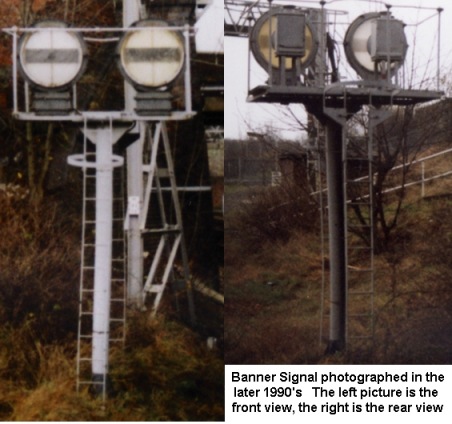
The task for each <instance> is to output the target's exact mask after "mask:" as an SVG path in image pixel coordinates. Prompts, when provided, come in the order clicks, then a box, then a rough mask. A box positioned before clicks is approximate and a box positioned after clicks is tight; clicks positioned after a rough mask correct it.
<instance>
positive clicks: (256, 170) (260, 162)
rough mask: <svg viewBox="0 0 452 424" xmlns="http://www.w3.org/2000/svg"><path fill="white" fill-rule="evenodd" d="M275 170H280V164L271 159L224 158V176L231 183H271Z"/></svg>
mask: <svg viewBox="0 0 452 424" xmlns="http://www.w3.org/2000/svg"><path fill="white" fill-rule="evenodd" d="M274 171H279V166H278V164H277V162H276V161H275V160H271V159H248V158H241V157H238V158H233V159H225V160H224V178H225V182H226V183H229V184H250V185H251V184H255V185H270V184H271V182H272V172H274Z"/></svg>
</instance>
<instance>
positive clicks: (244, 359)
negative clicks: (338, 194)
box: [225, 145, 452, 364]
mask: <svg viewBox="0 0 452 424" xmlns="http://www.w3.org/2000/svg"><path fill="white" fill-rule="evenodd" d="M442 147H443V148H444V145H443V146H442ZM446 147H447V146H446ZM447 161H448V159H447V156H446V157H445V158H443V159H437V160H436V161H435V167H436V169H437V170H438V171H440V170H441V171H443V170H444V169H445V168H447ZM447 169H450V166H449V168H447ZM283 187H284V185H283ZM262 190H263V191H262ZM274 191H275V189H271V190H264V189H256V187H237V186H226V205H228V204H231V203H232V205H233V206H232V207H231V208H227V209H226V212H227V215H226V220H225V222H226V224H225V225H226V228H225V230H226V235H225V237H226V243H225V262H226V269H225V272H226V275H225V281H226V296H227V299H228V302H227V304H226V316H225V361H226V363H234V364H243V363H245V364H271V363H278V364H316V363H353V364H357V363H379V364H384V363H394V364H397V363H415V364H423V363H425V364H432V363H440V364H442V363H450V361H451V360H452V342H451V340H452V339H451V330H450V326H451V324H452V314H451V312H450V311H451V310H452V289H451V287H450V281H451V278H452V268H451V267H450V254H451V252H450V249H451V246H452V244H451V239H452V224H451V206H452V200H451V199H452V198H451V193H452V182H451V181H450V180H445V179H444V180H437V181H436V182H434V183H430V185H429V186H428V189H427V193H428V196H426V197H424V198H421V197H420V195H419V194H420V187H419V186H414V187H412V188H406V190H405V194H404V201H403V204H402V206H401V207H400V212H399V217H398V225H397V226H395V227H394V228H393V229H392V233H391V238H390V241H389V243H388V244H387V245H386V248H385V249H381V250H380V251H379V252H378V254H377V255H376V256H375V268H376V270H377V271H376V275H375V280H376V289H375V291H376V295H375V311H376V319H375V322H376V327H375V336H374V343H373V346H369V345H366V344H365V343H363V342H360V341H352V342H350V345H349V348H348V350H347V352H342V353H337V354H335V355H333V356H325V355H324V353H325V348H326V344H325V341H324V340H320V338H319V335H320V330H319V329H320V322H321V320H320V304H321V296H322V289H321V281H322V257H321V254H322V250H321V246H320V237H319V225H318V222H317V221H316V220H315V217H314V216H312V217H310V215H309V214H308V215H303V216H299V217H298V220H297V221H298V225H297V223H294V222H293V220H292V217H293V216H294V215H296V214H298V213H299V212H300V211H304V210H303V209H302V208H300V205H303V204H304V205H309V202H310V200H309V198H308V196H306V195H305V196H304V197H301V198H299V201H298V203H296V204H293V207H291V205H290V204H289V203H286V204H285V207H284V208H279V210H280V211H281V214H282V215H281V216H279V217H278V222H277V225H280V226H281V228H282V231H281V233H280V234H281V235H283V237H280V238H275V237H274V235H275V234H278V231H277V230H278V226H276V228H274V232H273V233H272V234H268V227H269V225H268V224H269V221H268V216H264V212H263V211H268V210H271V209H275V208H278V207H279V206H280V205H281V203H282V202H281V198H280V196H281V192H277V194H276V195H274V194H272V193H273V192H274ZM289 191H290V190H289ZM299 196H302V193H299ZM398 204H399V197H398V196H396V195H393V196H391V195H387V196H385V203H384V207H385V209H386V213H387V214H388V216H389V214H390V213H391V210H394V209H395V208H398ZM264 205H266V206H264ZM285 222H291V231H290V233H289V236H288V237H286V235H287V234H288V233H287V231H286V227H285V226H284V223H285ZM250 223H254V225H250ZM256 227H257V229H258V230H259V232H258V236H257V233H256ZM264 227H265V228H264ZM327 272H328V262H326V273H327ZM326 279H327V281H328V275H326ZM351 307H354V306H353V304H352V305H351Z"/></svg>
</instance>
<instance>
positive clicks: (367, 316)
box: [348, 313, 373, 318]
mask: <svg viewBox="0 0 452 424" xmlns="http://www.w3.org/2000/svg"><path fill="white" fill-rule="evenodd" d="M348 317H349V318H363V317H364V318H372V317H373V314H369V313H367V314H349V315H348Z"/></svg>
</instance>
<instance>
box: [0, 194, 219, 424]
mask: <svg viewBox="0 0 452 424" xmlns="http://www.w3.org/2000/svg"><path fill="white" fill-rule="evenodd" d="M77 187H78V186H77ZM77 191H78V189H77ZM19 193H20V190H19ZM77 197H78V196H77V194H76V192H71V190H70V187H68V192H67V193H66V195H65V196H63V197H62V195H61V194H60V195H59V196H47V198H46V202H45V204H42V205H40V206H39V209H38V210H36V209H30V208H29V207H28V201H27V199H20V195H18V194H17V193H12V192H7V193H3V194H2V193H1V192H0V225H1V228H2V243H1V245H0V252H1V253H0V269H2V273H1V275H0V319H1V321H2V328H1V330H0V419H2V420H7V421H12V420H17V421H43V420H46V421H47V420H52V421H60V420H69V421H91V420H112V421H122V420H127V421H131V420H132V421H150V420H162V421H165V420H171V421H173V420H209V421H216V420H223V419H224V418H223V414H224V412H223V402H224V399H223V396H224V394H223V387H224V386H223V384H224V383H223V381H224V378H223V375H224V362H223V358H222V356H221V352H220V351H216V350H213V351H212V350H208V349H207V346H206V343H205V339H204V337H202V336H200V335H199V334H197V333H196V332H193V331H192V330H190V329H188V328H186V327H184V326H183V325H182V324H181V323H179V322H178V321H177V320H176V319H174V318H171V315H172V314H171V306H170V305H167V306H166V308H167V311H166V313H165V311H163V313H162V316H161V317H160V318H159V319H157V320H153V321H150V320H149V317H148V315H147V314H142V313H139V314H137V315H136V316H134V315H132V316H130V317H129V320H128V327H127V329H128V331H127V333H128V335H127V341H126V346H125V348H124V349H122V348H115V349H113V352H112V354H111V368H110V369H111V371H110V376H111V393H110V394H109V400H108V402H107V403H106V404H105V405H102V403H101V402H100V401H99V399H96V397H93V396H92V395H91V394H90V393H88V392H85V391H82V392H81V393H79V394H77V393H76V391H75V381H76V378H75V355H76V352H75V350H76V326H77V317H78V284H79V283H78V279H79V277H78V268H79V252H80V246H79V232H80V225H79V222H78V221H79V218H78V216H79V213H78V206H77V205H78V202H77ZM71 198H72V199H73V200H72V201H71ZM50 235H52V237H51V236H50ZM168 308H169V309H168ZM163 316H167V318H163ZM202 318H203V317H202V316H201V319H202Z"/></svg>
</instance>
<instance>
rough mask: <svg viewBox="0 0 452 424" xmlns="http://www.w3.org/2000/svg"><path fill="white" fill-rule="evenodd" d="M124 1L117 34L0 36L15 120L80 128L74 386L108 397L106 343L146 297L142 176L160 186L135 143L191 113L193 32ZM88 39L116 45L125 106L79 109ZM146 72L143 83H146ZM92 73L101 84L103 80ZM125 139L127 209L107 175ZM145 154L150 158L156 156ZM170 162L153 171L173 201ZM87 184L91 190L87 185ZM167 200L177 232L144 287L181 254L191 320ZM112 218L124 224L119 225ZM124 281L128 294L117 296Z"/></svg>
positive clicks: (33, 31)
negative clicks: (8, 40)
mask: <svg viewBox="0 0 452 424" xmlns="http://www.w3.org/2000/svg"><path fill="white" fill-rule="evenodd" d="M123 4H124V27H123V28H70V27H68V26H66V25H64V24H61V23H56V22H44V23H41V24H39V25H36V26H34V27H31V28H9V29H6V30H4V31H5V32H7V33H9V34H11V35H12V37H13V99H14V111H13V113H14V116H15V117H16V118H18V119H20V120H27V121H41V122H42V121H44V122H50V121H59V122H72V123H79V124H80V125H81V130H82V133H83V134H84V139H85V140H84V152H83V153H82V154H77V155H72V156H70V157H69V158H68V163H69V164H70V165H73V166H76V167H79V168H81V169H82V170H83V175H84V177H83V180H84V199H83V228H82V261H81V266H80V314H79V315H80V316H79V334H78V355H77V386H78V387H80V386H81V385H89V386H91V387H92V388H94V390H95V391H96V392H97V393H100V394H102V396H103V398H105V397H106V395H107V380H108V367H109V344H110V343H111V342H113V341H119V342H123V341H124V326H125V311H124V309H125V308H124V305H125V303H126V300H128V301H129V302H130V303H133V304H134V305H136V306H138V307H140V308H141V307H142V306H143V305H144V300H145V297H146V296H147V295H148V294H149V293H148V292H145V290H144V277H143V274H144V272H143V260H144V254H143V247H142V246H143V233H145V232H146V231H148V230H149V229H148V228H143V223H146V217H147V215H148V210H149V209H148V208H149V204H148V203H149V202H147V204H146V205H145V204H144V203H145V202H144V184H143V180H146V179H147V180H148V181H149V183H148V186H149V190H150V192H152V191H153V190H154V189H157V190H158V191H159V194H161V193H160V192H161V189H162V187H161V185H157V186H155V185H154V186H153V181H154V180H153V179H152V178H148V177H146V176H147V175H155V171H156V163H155V162H154V163H153V164H151V165H148V164H143V145H144V143H148V144H149V143H150V144H151V146H152V137H150V136H149V128H148V127H149V125H148V124H151V126H156V127H158V128H159V133H163V134H165V137H167V135H166V122H167V121H171V120H186V119H190V118H192V117H193V115H194V113H193V111H192V105H191V79H190V42H189V38H190V37H192V36H193V35H194V33H193V30H192V28H190V27H189V26H188V25H185V26H182V27H174V26H169V25H168V24H166V23H165V22H162V21H149V20H144V21H143V20H140V19H139V18H142V17H143V16H140V12H141V2H139V1H124V2H123ZM118 34H120V36H119V37H118ZM90 35H91V36H90ZM105 35H108V37H105ZM111 35H113V36H111ZM93 40H94V41H100V42H109V43H116V47H117V53H118V56H119V59H120V60H118V66H120V71H121V72H122V73H123V75H124V79H125V89H124V110H108V107H107V108H106V109H107V110H90V108H89V107H87V108H83V107H82V106H81V105H80V102H79V100H80V99H79V98H78V96H77V82H78V81H79V80H80V79H81V77H82V75H83V73H84V72H85V71H86V66H85V63H86V56H87V51H88V50H87V49H86V48H85V42H89V41H93ZM162 53H164V54H165V55H164V56H162ZM167 54H168V55H167ZM171 69H172V70H174V72H173V73H171V72H170V71H171ZM143 75H144V76H145V77H146V78H145V79H143V78H142V76H143ZM148 75H150V76H151V78H147V76H148ZM162 75H163V77H164V78H163V79H161V77H162ZM179 75H180V76H181V78H180V80H181V81H182V82H181V85H182V87H183V90H184V94H185V95H184V96H183V100H182V101H181V102H179V103H178V104H177V105H176V104H175V102H173V98H172V94H171V89H172V83H173V82H174V80H175V79H176V78H177V77H179ZM153 76H156V77H157V79H155V78H154V77H153ZM97 77H99V78H100V79H102V78H103V77H104V76H103V75H100V76H97ZM162 128H163V130H161V131H160V129H162ZM130 133H132V134H130ZM133 133H134V134H133ZM123 137H127V140H126V143H125V144H126V145H127V144H128V145H130V147H129V148H128V158H127V169H128V187H129V190H128V207H127V213H126V212H125V211H123V210H122V209H121V208H117V207H116V206H115V202H116V201H117V200H119V201H122V199H116V195H117V193H116V188H115V189H113V181H114V175H115V172H114V170H115V169H117V168H120V167H121V166H122V165H123V162H124V161H123V158H122V157H121V156H118V155H116V154H113V146H114V145H115V144H116V143H117V142H118V141H119V140H120V139H122V138H123ZM88 140H89V141H91V143H92V145H93V146H94V147H95V151H94V152H90V151H88V148H87V146H88V144H87V141H88ZM157 144H158V143H157ZM164 144H165V155H166V157H167V159H168V155H171V151H170V149H169V148H168V146H169V144H168V141H167V140H165V142H164ZM156 148H157V147H156ZM153 155H155V157H157V153H156V152H154V153H153ZM171 164H172V162H171V161H169V166H168V169H166V170H160V171H161V173H162V174H163V173H165V172H166V173H167V174H169V175H172V178H171V179H170V186H169V187H168V186H167V187H164V189H169V190H171V191H172V193H173V194H174V193H175V195H176V196H177V187H176V186H175V184H176V181H175V178H174V169H172V168H171V166H170V165H171ZM152 166H154V168H152ZM91 171H93V172H91ZM160 177H161V175H160ZM92 182H94V183H95V184H93V187H89V185H90V184H91V183H92ZM159 184H160V180H159ZM121 193H122V192H121ZM160 197H161V198H162V199H164V198H165V197H164V196H160ZM173 199H174V195H173ZM174 204H175V206H174V207H175V208H176V215H177V216H178V218H179V219H178V223H177V224H178V225H177V227H176V226H174V227H172V228H171V229H170V232H171V234H176V236H177V237H176V240H177V241H176V242H175V243H174V244H173V246H172V248H168V246H167V244H166V241H167V239H168V238H169V236H168V235H167V234H165V235H164V236H163V239H164V242H165V248H164V249H162V252H160V253H159V258H158V259H159V262H163V261H165V260H166V264H165V267H164V268H165V275H164V276H163V277H162V280H163V281H164V284H162V285H159V284H157V282H156V281H154V280H156V279H157V278H160V275H159V276H157V274H156V273H155V272H154V270H152V278H148V279H147V282H148V287H147V289H148V291H149V292H152V293H155V292H156V290H157V289H156V286H157V285H158V286H159V287H158V291H159V298H160V297H161V295H162V294H163V289H164V288H165V285H166V282H167V281H168V280H169V279H170V277H171V278H172V277H174V272H173V271H174V270H173V268H174V265H175V259H176V254H179V255H180V256H181V257H182V258H181V261H182V263H183V267H182V268H183V270H184V272H183V277H182V278H183V279H184V284H185V293H187V297H188V301H189V311H190V317H191V319H192V321H194V307H193V301H192V297H191V289H190V285H189V281H188V280H189V271H188V260H187V255H186V251H185V244H184V236H183V226H182V222H181V219H180V217H181V215H180V205H179V203H178V199H176V201H175V203H174ZM160 207H161V210H162V211H164V210H166V209H165V208H166V205H164V204H160ZM117 221H120V222H121V224H122V225H121V226H120V227H119V228H118V226H117V225H116V223H117ZM124 227H126V229H127V231H128V235H129V243H128V244H129V249H128V251H129V255H128V256H126V249H124V247H123V243H124V241H123V237H122V234H123V233H124V229H125V228H124ZM158 231H160V232H166V233H168V228H166V227H165V226H164V227H163V228H162V229H159V230H158ZM167 255H169V257H168V258H166V256H167ZM127 258H128V265H129V266H128V268H129V273H128V275H127V277H126V276H125V275H123V274H124V273H125V271H124V269H125V262H126V260H127ZM160 268H161V267H160ZM121 269H122V271H121ZM118 272H119V274H118ZM126 281H127V286H128V290H127V292H128V293H126V291H125V290H123V291H122V292H121V287H124V285H125V284H126ZM117 288H119V290H116V289H117ZM157 306H158V302H157V303H156V304H155V303H154V308H153V312H154V313H155V311H156V307H157ZM112 333H115V334H114V336H112ZM86 345H88V346H89V347H90V355H87V354H86V353H85V352H86V351H87V350H88V348H87V346H86ZM89 374H91V375H89Z"/></svg>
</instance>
